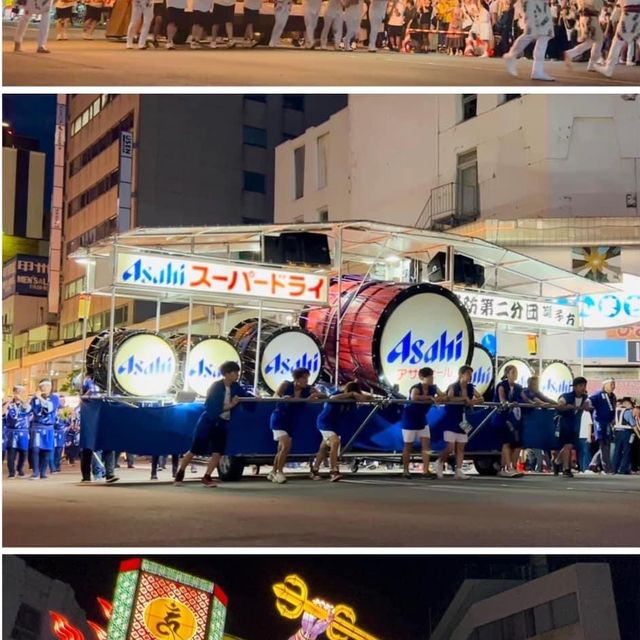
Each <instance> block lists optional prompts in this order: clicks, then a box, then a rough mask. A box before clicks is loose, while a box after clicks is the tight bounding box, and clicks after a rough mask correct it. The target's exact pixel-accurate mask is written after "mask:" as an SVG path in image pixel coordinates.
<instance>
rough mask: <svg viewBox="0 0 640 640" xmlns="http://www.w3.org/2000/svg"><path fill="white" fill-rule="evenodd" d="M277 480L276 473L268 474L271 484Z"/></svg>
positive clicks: (270, 472)
mask: <svg viewBox="0 0 640 640" xmlns="http://www.w3.org/2000/svg"><path fill="white" fill-rule="evenodd" d="M275 479H276V473H275V471H269V473H267V480H269V482H275Z"/></svg>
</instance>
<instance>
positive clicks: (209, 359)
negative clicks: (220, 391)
mask: <svg viewBox="0 0 640 640" xmlns="http://www.w3.org/2000/svg"><path fill="white" fill-rule="evenodd" d="M227 361H231V362H237V363H238V364H240V354H239V353H238V350H237V349H236V348H235V347H234V346H233V345H232V344H231V343H230V342H229V341H228V340H222V339H220V338H205V339H204V340H201V341H200V342H198V344H196V345H195V346H194V347H192V348H191V351H190V352H189V358H188V360H187V364H186V371H185V375H186V378H187V388H188V389H190V390H191V391H193V392H194V393H197V394H198V395H199V396H206V395H207V391H208V390H209V387H210V386H211V385H212V384H213V383H214V382H215V381H216V380H220V378H222V375H221V374H220V365H221V364H222V363H223V362H227Z"/></svg>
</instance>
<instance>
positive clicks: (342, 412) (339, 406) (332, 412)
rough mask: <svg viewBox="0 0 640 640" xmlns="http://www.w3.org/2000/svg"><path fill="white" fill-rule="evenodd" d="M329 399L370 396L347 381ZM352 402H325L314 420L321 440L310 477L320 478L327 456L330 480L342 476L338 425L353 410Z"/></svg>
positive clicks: (350, 398) (364, 399)
mask: <svg viewBox="0 0 640 640" xmlns="http://www.w3.org/2000/svg"><path fill="white" fill-rule="evenodd" d="M330 398H331V400H355V401H356V402H365V401H366V400H368V399H370V398H371V396H370V395H369V394H368V393H363V392H362V390H361V389H360V385H359V384H358V383H357V382H348V383H347V384H346V385H345V387H344V389H343V390H342V391H338V392H337V393H334V394H332V395H331V396H330ZM353 408H354V405H353V403H347V402H325V404H324V406H323V407H322V411H321V412H320V413H319V415H318V418H317V420H316V426H317V427H318V431H320V435H321V436H322V442H321V443H320V448H319V449H318V453H317V454H316V457H315V459H314V461H313V462H312V463H311V478H312V479H313V480H320V479H321V476H320V469H321V467H322V464H323V462H324V461H325V460H326V458H327V455H328V456H329V463H330V465H331V467H330V472H329V473H330V476H329V478H330V480H331V482H336V481H338V480H340V479H341V478H342V476H341V475H340V470H339V468H338V454H339V453H340V433H339V432H340V426H341V424H342V423H343V421H344V420H345V418H346V417H347V416H348V414H349V413H350V412H351V411H352V410H353Z"/></svg>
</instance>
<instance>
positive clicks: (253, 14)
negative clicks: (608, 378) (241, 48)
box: [244, 0, 262, 47]
mask: <svg viewBox="0 0 640 640" xmlns="http://www.w3.org/2000/svg"><path fill="white" fill-rule="evenodd" d="M261 6H262V0H244V41H245V44H246V45H247V46H248V47H255V46H256V45H257V44H258V41H257V40H256V39H255V37H256V27H257V26H258V18H259V16H260V7H261Z"/></svg>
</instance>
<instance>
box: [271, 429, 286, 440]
mask: <svg viewBox="0 0 640 640" xmlns="http://www.w3.org/2000/svg"><path fill="white" fill-rule="evenodd" d="M288 435H289V434H288V433H287V432H286V431H282V430H280V429H274V430H273V439H274V440H275V441H276V442H278V440H280V438H282V436H288Z"/></svg>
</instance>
